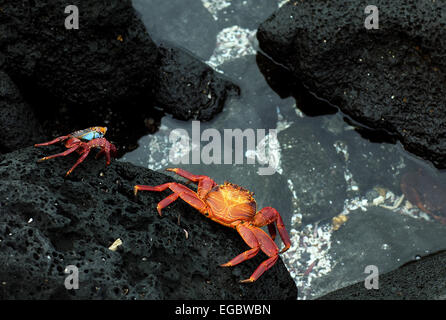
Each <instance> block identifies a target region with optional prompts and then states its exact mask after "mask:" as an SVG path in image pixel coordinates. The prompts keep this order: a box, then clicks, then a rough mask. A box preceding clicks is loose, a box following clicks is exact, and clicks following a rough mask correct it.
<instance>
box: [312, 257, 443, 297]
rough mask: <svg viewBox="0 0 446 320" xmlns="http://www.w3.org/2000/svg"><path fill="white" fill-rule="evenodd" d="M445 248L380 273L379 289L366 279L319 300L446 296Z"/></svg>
mask: <svg viewBox="0 0 446 320" xmlns="http://www.w3.org/2000/svg"><path fill="white" fill-rule="evenodd" d="M445 264H446V252H444V251H442V252H439V253H436V254H432V255H429V256H426V257H423V258H422V259H421V260H419V261H413V262H410V263H407V264H405V265H403V266H402V267H400V268H398V269H396V270H394V271H391V272H388V273H386V274H384V275H380V276H379V290H373V289H371V290H367V289H366V288H365V286H364V282H359V283H356V284H354V285H351V286H348V287H346V288H342V289H339V290H337V291H334V292H331V293H329V294H327V295H325V296H323V297H320V300H347V299H349V300H352V299H358V300H382V299H386V300H445V299H446V281H445V280H446V270H445V268H444V265H445Z"/></svg>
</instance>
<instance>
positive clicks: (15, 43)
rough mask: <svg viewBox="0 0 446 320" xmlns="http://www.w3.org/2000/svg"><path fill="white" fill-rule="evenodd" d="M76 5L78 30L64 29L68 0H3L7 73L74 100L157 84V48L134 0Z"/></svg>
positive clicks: (104, 98)
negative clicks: (136, 8)
mask: <svg viewBox="0 0 446 320" xmlns="http://www.w3.org/2000/svg"><path fill="white" fill-rule="evenodd" d="M71 4H72V5H76V6H77V7H78V8H79V29H78V30H75V29H71V30H67V29H66V28H65V24H64V23H65V18H66V17H68V14H66V13H64V10H65V7H66V6H67V3H66V1H62V0H51V1H44V2H42V1H38V2H36V1H31V0H30V1H21V2H11V1H1V2H0V7H1V8H2V11H1V13H0V21H1V23H0V24H1V25H2V35H3V39H2V41H1V43H0V52H2V53H4V54H6V58H5V63H4V65H5V70H6V72H7V73H8V74H9V75H10V76H11V77H12V78H13V79H14V80H15V81H17V80H18V79H20V80H21V81H23V80H27V81H29V82H32V84H33V85H35V86H37V87H39V88H40V89H41V90H44V91H45V92H47V93H48V94H50V95H51V96H53V97H56V98H57V99H58V100H60V101H64V102H65V103H71V104H75V105H84V104H87V105H89V106H95V105H99V104H107V105H112V104H116V103H119V102H122V101H123V100H124V99H125V100H130V99H132V98H133V99H134V98H135V97H139V96H140V95H141V94H142V93H144V92H145V91H146V90H147V88H148V87H150V85H151V84H152V83H153V77H154V71H155V70H156V68H154V66H156V59H157V56H158V51H157V48H156V46H155V44H154V43H153V41H152V40H151V38H150V36H149V35H148V34H147V32H146V30H145V27H144V25H143V24H142V23H141V21H140V20H139V19H138V18H137V16H136V14H135V12H134V10H133V7H132V5H131V1H130V0H126V1H115V0H112V1H107V2H104V1H90V2H88V3H86V2H85V1H73V2H71ZM17 82H18V81H17Z"/></svg>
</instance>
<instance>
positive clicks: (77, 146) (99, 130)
mask: <svg viewBox="0 0 446 320" xmlns="http://www.w3.org/2000/svg"><path fill="white" fill-rule="evenodd" d="M106 132H107V128H106V127H90V128H87V129H84V130H79V131H75V132H73V133H70V134H69V135H66V136H61V137H58V138H56V139H54V140H52V141H49V142H44V143H39V144H35V145H34V146H35V147H40V146H48V145H51V144H55V143H57V142H60V141H65V140H66V141H65V147H66V148H67V149H68V150H66V151H64V152H61V153H58V154H54V155H52V156H49V157H44V158H42V159H39V162H40V161H44V160H48V159H52V158H56V157H61V156H66V155H69V154H70V153H72V152H74V151H76V152H77V153H79V154H80V155H81V156H80V158H79V159H78V160H77V162H76V163H75V164H74V166H73V167H72V168H71V169H70V170H68V172H67V174H66V175H67V176H68V175H69V174H70V173H71V172H72V171H73V170H74V168H76V167H77V166H78V165H79V164H80V163H81V162H82V161H84V160H85V158H86V157H87V156H88V154H89V153H90V150H91V149H92V148H100V149H101V151H99V152H98V154H97V155H96V159H97V158H99V157H100V156H102V155H103V154H105V159H106V161H107V162H106V163H107V165H109V164H110V156H112V157H114V156H115V155H116V147H115V146H114V145H113V144H112V143H110V142H108V141H107V139H105V138H104V135H105V133H106Z"/></svg>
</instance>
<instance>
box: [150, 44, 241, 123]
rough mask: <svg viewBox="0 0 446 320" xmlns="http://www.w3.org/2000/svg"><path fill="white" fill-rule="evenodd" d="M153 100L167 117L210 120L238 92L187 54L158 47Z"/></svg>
mask: <svg viewBox="0 0 446 320" xmlns="http://www.w3.org/2000/svg"><path fill="white" fill-rule="evenodd" d="M159 50H160V61H161V62H160V70H159V74H158V81H157V82H156V84H155V86H154V87H155V90H154V91H155V98H156V100H157V101H158V104H159V106H160V107H161V108H162V109H163V110H164V111H166V112H167V113H170V114H172V115H173V116H174V117H175V118H178V119H181V120H188V119H200V120H205V121H206V120H210V119H211V118H212V117H213V116H214V115H215V114H216V113H218V112H220V111H221V110H222V109H223V105H224V103H225V101H226V99H227V97H228V96H229V95H236V94H238V92H239V88H238V87H237V86H236V85H234V84H232V83H231V82H229V81H228V80H225V79H224V78H222V77H220V76H217V75H216V74H215V72H214V71H213V70H212V68H211V67H209V66H208V65H206V64H204V63H203V62H201V61H199V60H197V59H195V58H194V57H193V56H192V55H190V54H189V53H187V52H184V51H181V50H179V49H175V48H166V47H160V48H159Z"/></svg>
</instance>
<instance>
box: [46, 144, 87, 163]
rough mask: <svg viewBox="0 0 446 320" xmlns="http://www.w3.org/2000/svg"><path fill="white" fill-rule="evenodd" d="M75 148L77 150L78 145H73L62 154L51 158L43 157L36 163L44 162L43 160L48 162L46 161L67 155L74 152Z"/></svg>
mask: <svg viewBox="0 0 446 320" xmlns="http://www.w3.org/2000/svg"><path fill="white" fill-rule="evenodd" d="M77 148H79V145H75V146H74V147H71V148H70V149H67V150H65V151H64V152H61V153H58V154H53V155H52V156H48V157H43V158H41V159H39V160H38V161H39V162H41V161H45V160H48V159H53V158H56V157H62V156H66V155H69V154H70V153H72V152H74V151H76V149H77Z"/></svg>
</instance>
